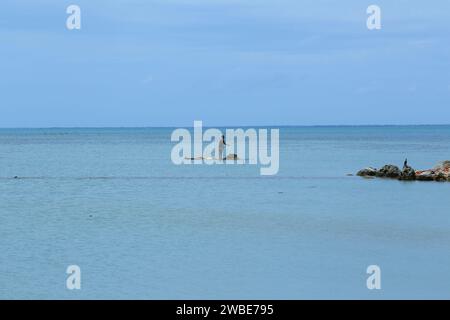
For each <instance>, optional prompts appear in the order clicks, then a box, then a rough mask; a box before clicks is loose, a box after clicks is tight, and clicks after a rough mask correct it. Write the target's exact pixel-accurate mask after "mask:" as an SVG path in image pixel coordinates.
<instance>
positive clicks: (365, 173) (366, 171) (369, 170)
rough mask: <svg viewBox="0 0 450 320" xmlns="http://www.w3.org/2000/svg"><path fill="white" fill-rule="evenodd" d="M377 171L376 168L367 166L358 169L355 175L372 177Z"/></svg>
mask: <svg viewBox="0 0 450 320" xmlns="http://www.w3.org/2000/svg"><path fill="white" fill-rule="evenodd" d="M377 172H378V171H377V169H375V168H372V167H369V168H365V169H362V170H359V171H358V173H357V174H356V175H357V176H360V177H374V176H376V175H377Z"/></svg>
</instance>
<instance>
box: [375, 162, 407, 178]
mask: <svg viewBox="0 0 450 320" xmlns="http://www.w3.org/2000/svg"><path fill="white" fill-rule="evenodd" d="M401 174H402V172H401V171H400V169H399V168H398V167H397V166H394V165H392V164H388V165H385V166H384V167H383V168H381V169H380V170H378V172H377V177H381V178H383V177H386V178H399V177H400V175H401Z"/></svg>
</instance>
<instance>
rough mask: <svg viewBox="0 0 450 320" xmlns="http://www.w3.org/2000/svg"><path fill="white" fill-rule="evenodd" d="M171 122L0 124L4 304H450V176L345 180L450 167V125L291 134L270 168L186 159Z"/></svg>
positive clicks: (288, 130) (285, 133)
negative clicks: (266, 172) (77, 271)
mask: <svg viewBox="0 0 450 320" xmlns="http://www.w3.org/2000/svg"><path fill="white" fill-rule="evenodd" d="M172 130H173V129H169V128H136V129H125V128H124V129H0V237H1V241H0V298H2V299H13V298H14V299H27V298H42V299H50V298H52V299H53V298H55V299H63V298H64V299H95V298H98V299H100V298H101V299H109V298H112V299H115V298H124V299H308V298H323V299H328V298H338V299H345V298H369V299H372V298H373V299H391V298H446V299H450V183H436V182H400V181H393V180H382V179H372V180H370V179H363V178H360V177H356V176H347V174H349V173H352V174H354V173H356V172H357V171H358V170H359V169H361V168H363V167H366V166H369V165H371V166H375V167H380V166H382V165H384V164H388V163H389V164H390V163H392V164H396V165H398V166H401V165H402V164H403V161H404V159H405V158H408V160H409V164H410V165H411V166H412V167H414V168H416V169H425V168H430V167H433V166H434V165H435V164H436V162H438V161H440V160H446V159H449V160H450V126H362V127H358V126H355V127H339V126H336V127H281V128H280V170H279V173H278V175H276V176H269V177H264V176H260V175H259V166H255V165H212V166H208V165H181V166H175V165H174V164H172V162H171V159H170V153H171V149H172V147H173V145H174V143H172V142H171V141H170V135H171V132H172ZM14 176H18V177H19V179H13V177H14ZM72 264H75V265H78V266H80V268H81V271H82V278H81V279H82V282H81V283H82V289H81V290H79V291H77V290H73V291H70V290H67V289H66V287H65V284H66V278H67V274H66V273H65V272H66V268H67V266H69V265H72ZM372 264H375V265H379V266H380V268H381V275H382V276H381V279H382V280H381V283H382V289H381V290H372V291H371V290H368V289H367V288H366V279H367V277H368V275H367V274H366V268H367V266H369V265H372Z"/></svg>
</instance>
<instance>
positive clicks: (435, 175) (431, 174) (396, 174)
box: [357, 160, 450, 182]
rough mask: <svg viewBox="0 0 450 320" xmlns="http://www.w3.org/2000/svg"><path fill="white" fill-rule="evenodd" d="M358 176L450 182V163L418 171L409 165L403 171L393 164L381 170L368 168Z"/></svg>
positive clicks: (446, 162) (444, 162)
mask: <svg viewBox="0 0 450 320" xmlns="http://www.w3.org/2000/svg"><path fill="white" fill-rule="evenodd" d="M357 175H358V176H360V177H379V178H391V179H398V180H409V181H413V180H418V181H439V182H442V181H450V161H448V160H446V161H442V162H441V163H439V164H438V165H436V166H435V167H434V168H433V169H428V170H417V171H416V170H414V169H413V168H411V167H410V166H408V165H406V166H404V167H403V170H400V169H399V168H398V167H397V166H395V165H391V164H389V165H385V166H383V167H382V168H381V169H379V170H377V169H376V168H373V167H368V168H365V169H362V170H360V171H359V172H358V173H357Z"/></svg>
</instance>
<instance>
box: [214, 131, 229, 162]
mask: <svg viewBox="0 0 450 320" xmlns="http://www.w3.org/2000/svg"><path fill="white" fill-rule="evenodd" d="M225 146H228V145H227V143H226V142H225V135H222V138H220V141H219V156H218V157H217V158H219V159H220V160H222V159H223V158H224V156H223V150H224V148H225Z"/></svg>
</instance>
